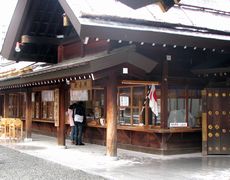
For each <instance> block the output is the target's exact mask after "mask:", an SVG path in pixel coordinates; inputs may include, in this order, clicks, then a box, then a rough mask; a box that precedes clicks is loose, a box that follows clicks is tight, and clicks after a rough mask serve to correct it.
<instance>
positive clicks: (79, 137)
mask: <svg viewBox="0 0 230 180" xmlns="http://www.w3.org/2000/svg"><path fill="white" fill-rule="evenodd" d="M82 130H83V124H82V123H79V122H75V137H76V138H75V140H76V144H79V145H80V144H82Z"/></svg>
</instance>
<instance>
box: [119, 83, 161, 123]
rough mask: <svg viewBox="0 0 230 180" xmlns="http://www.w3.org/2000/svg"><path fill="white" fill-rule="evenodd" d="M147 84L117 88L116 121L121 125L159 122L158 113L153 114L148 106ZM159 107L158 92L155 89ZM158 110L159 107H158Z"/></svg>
mask: <svg viewBox="0 0 230 180" xmlns="http://www.w3.org/2000/svg"><path fill="white" fill-rule="evenodd" d="M148 88H149V87H148V86H146V85H134V86H129V87H126V86H125V87H119V88H118V123H119V124H121V125H131V126H143V125H157V124H160V113H159V114H158V116H155V115H154V114H153V113H152V111H151V109H150V108H149V105H148V103H149V100H148V98H146V97H147V93H148ZM157 98H158V99H157V103H158V105H159V107H160V93H159V90H157ZM159 110H160V108H159Z"/></svg>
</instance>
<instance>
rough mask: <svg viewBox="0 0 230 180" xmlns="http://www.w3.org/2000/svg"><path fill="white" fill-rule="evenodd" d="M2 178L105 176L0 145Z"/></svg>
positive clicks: (88, 177)
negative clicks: (88, 172)
mask: <svg viewBox="0 0 230 180" xmlns="http://www.w3.org/2000/svg"><path fill="white" fill-rule="evenodd" d="M0 179H1V180H2V179H7V180H8V179H9V180H11V179H12V180H18V179H19V180H24V179H25V180H30V179H31V180H35V179H39V180H43V179H44V180H46V179H49V180H52V179H55V180H58V179H63V180H68V179H71V180H73V179H78V180H81V179H85V180H91V179H92V180H101V179H105V178H103V177H100V176H96V175H91V174H87V173H85V172H83V171H81V170H74V169H71V168H68V167H65V166H61V165H59V164H56V163H53V162H50V161H46V160H43V159H39V158H36V157H33V156H30V155H27V154H23V153H20V152H18V151H15V150H12V149H9V148H6V147H3V146H0Z"/></svg>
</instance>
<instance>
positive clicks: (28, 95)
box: [25, 89, 32, 140]
mask: <svg viewBox="0 0 230 180" xmlns="http://www.w3.org/2000/svg"><path fill="white" fill-rule="evenodd" d="M25 133H26V137H25V138H26V139H27V140H29V139H31V138H32V136H31V135H32V92H31V90H30V89H28V90H27V92H26V128H25Z"/></svg>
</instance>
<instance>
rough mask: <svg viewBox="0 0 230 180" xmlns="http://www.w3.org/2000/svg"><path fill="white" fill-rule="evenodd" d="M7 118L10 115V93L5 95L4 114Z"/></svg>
mask: <svg viewBox="0 0 230 180" xmlns="http://www.w3.org/2000/svg"><path fill="white" fill-rule="evenodd" d="M3 116H4V117H5V118H8V117H9V94H8V93H7V94H5V95H4V114H3Z"/></svg>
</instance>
